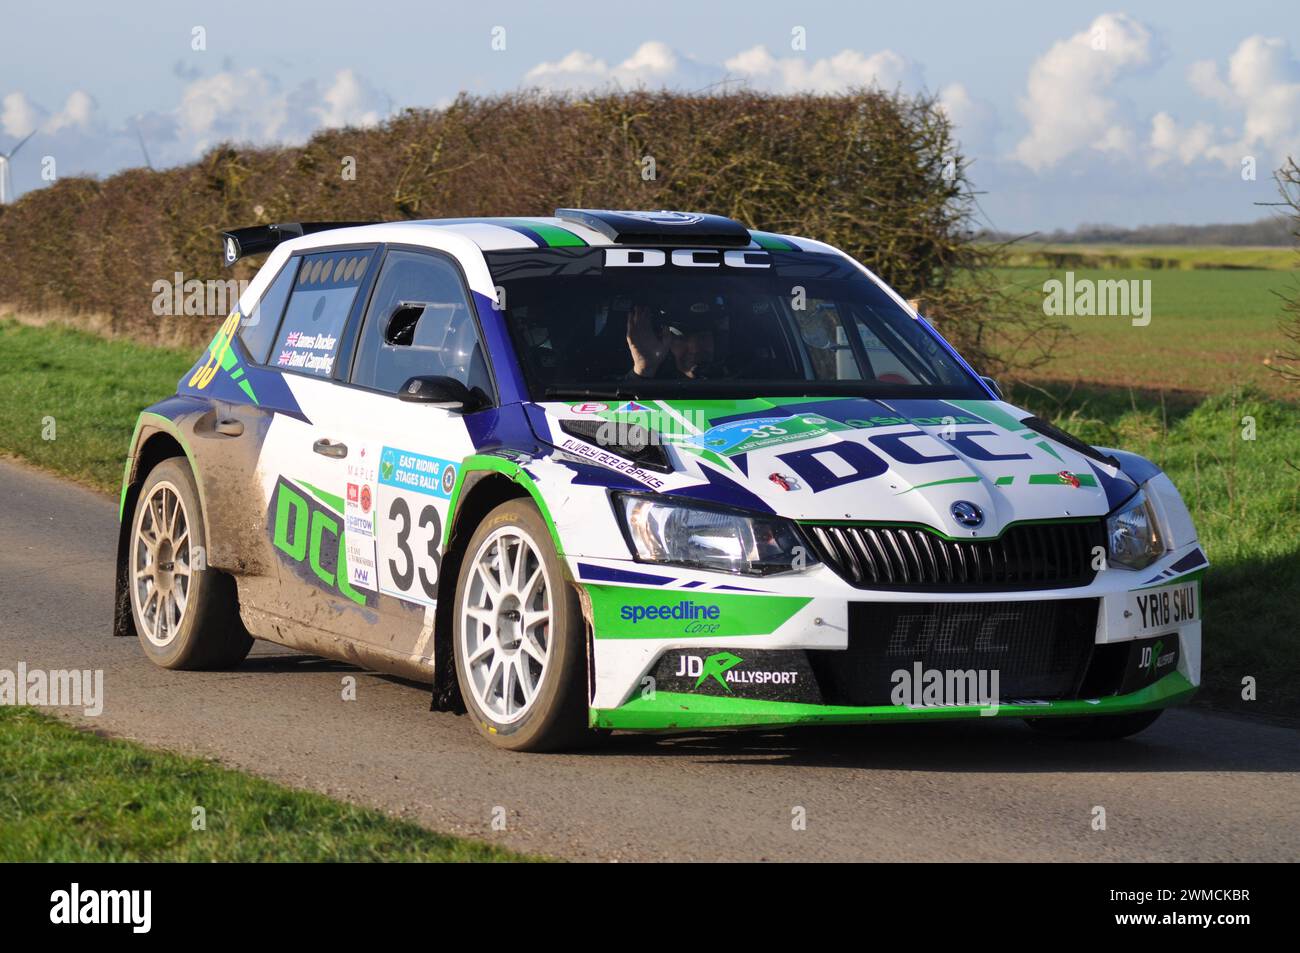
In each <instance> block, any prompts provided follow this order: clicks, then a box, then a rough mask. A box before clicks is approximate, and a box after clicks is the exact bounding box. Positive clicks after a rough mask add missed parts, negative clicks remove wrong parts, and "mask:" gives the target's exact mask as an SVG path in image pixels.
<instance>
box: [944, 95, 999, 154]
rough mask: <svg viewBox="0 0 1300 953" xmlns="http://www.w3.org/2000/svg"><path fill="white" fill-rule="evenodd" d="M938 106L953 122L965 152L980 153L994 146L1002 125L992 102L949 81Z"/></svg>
mask: <svg viewBox="0 0 1300 953" xmlns="http://www.w3.org/2000/svg"><path fill="white" fill-rule="evenodd" d="M939 108H940V109H942V110H943V111H944V112H945V113H946V114H947V115H948V119H949V120H950V121H951V122H952V124H953V126H954V132H955V134H956V137H957V140H958V141H959V142H960V143H961V145H962V151H963V152H964V153H965V154H967V155H975V154H981V153H985V152H987V151H989V150H991V149H992V148H993V139H994V137H995V136H996V135H997V133H998V130H999V129H1000V128H1001V125H1002V124H1001V121H1000V120H999V118H998V113H997V110H996V109H994V108H993V105H992V104H991V103H989V102H987V101H986V100H983V99H979V98H977V97H975V96H972V95H971V93H970V90H968V89H967V88H966V87H965V86H964V85H963V84H961V83H949V84H948V85H947V86H945V87H944V88H943V89H941V90H939Z"/></svg>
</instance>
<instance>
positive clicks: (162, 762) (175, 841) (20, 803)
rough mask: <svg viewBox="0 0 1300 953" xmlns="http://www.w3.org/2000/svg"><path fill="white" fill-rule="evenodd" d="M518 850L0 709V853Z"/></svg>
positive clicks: (379, 854) (259, 855)
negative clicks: (198, 811)
mask: <svg viewBox="0 0 1300 953" xmlns="http://www.w3.org/2000/svg"><path fill="white" fill-rule="evenodd" d="M195 808H202V810H203V813H202V814H201V815H198V814H196V812H195ZM196 818H200V819H201V823H202V829H198V830H196V829H195V827H196ZM528 859H530V858H527V857H523V856H521V855H518V854H513V853H511V852H509V851H505V850H501V849H500V848H497V847H493V846H491V845H488V844H482V843H478V842H476V841H470V840H463V839H461V838H457V837H447V836H444V835H442V834H435V833H433V832H432V831H429V830H426V829H424V828H423V827H419V826H418V825H415V824H410V823H407V822H405V821H399V820H397V819H395V818H392V817H389V816H388V815H386V814H383V813H381V812H379V811H372V810H368V809H366V808H360V807H356V806H354V805H351V804H344V803H341V802H339V801H335V800H332V799H330V798H327V797H325V796H323V795H320V794H311V793H308V792H305V791H295V790H291V789H289V788H285V787H281V786H280V785H278V784H272V783H271V782H269V781H263V780H261V779H259V778H255V777H252V776H250V775H247V774H243V773H241V772H238V771H231V770H228V769H226V768H223V767H221V766H220V765H217V764H215V763H213V762H210V761H201V760H198V759H196V758H186V757H181V756H180V755H175V754H170V753H168V752H164V751H155V750H153V749H150V748H145V747H143V746H141V745H137V744H132V743H130V742H125V741H118V740H112V739H107V738H103V737H100V736H99V735H95V734H91V733H90V732H86V731H78V730H76V729H75V728H72V727H70V726H68V725H66V724H64V723H63V722H61V721H58V720H57V719H55V718H52V717H50V716H48V715H44V714H41V713H38V712H35V711H33V710H32V709H29V708H7V707H3V708H0V863H12V862H30V861H42V862H61V861H76V862H78V863H86V862H98V861H124V860H126V861H198V862H210V861H241V862H261V861H375V860H386V861H517V860H528Z"/></svg>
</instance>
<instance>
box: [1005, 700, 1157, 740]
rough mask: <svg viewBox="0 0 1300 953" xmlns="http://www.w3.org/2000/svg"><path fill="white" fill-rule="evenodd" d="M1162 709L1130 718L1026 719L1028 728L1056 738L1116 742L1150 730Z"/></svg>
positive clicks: (1096, 716)
mask: <svg viewBox="0 0 1300 953" xmlns="http://www.w3.org/2000/svg"><path fill="white" fill-rule="evenodd" d="M1163 711H1164V709H1163V708H1157V709H1155V710H1154V711H1135V712H1132V713H1131V714H1127V715H1091V716H1088V717H1084V718H1026V719H1025V724H1027V725H1029V727H1030V728H1033V729H1035V730H1036V731H1041V732H1042V733H1043V734H1046V735H1054V736H1055V737H1057V738H1070V739H1073V740H1076V741H1115V740H1116V739H1119V738H1127V737H1128V736H1129V735H1136V734H1137V733H1138V732H1139V731H1143V730H1145V729H1146V728H1149V727H1151V725H1152V723H1153V722H1155V720H1156V719H1157V718H1159V717H1160V715H1161V713H1162V712H1163Z"/></svg>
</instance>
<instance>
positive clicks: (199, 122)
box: [0, 69, 389, 191]
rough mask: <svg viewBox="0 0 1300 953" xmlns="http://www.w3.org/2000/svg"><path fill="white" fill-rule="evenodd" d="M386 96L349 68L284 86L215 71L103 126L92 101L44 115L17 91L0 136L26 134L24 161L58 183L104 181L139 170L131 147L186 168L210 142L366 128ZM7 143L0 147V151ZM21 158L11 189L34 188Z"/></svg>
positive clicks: (266, 140)
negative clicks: (44, 159)
mask: <svg viewBox="0 0 1300 953" xmlns="http://www.w3.org/2000/svg"><path fill="white" fill-rule="evenodd" d="M388 102H389V100H388V97H386V96H385V95H383V94H382V93H381V92H379V91H378V90H376V89H375V88H374V87H373V86H371V85H370V83H369V82H368V81H367V80H366V79H365V78H364V77H363V76H361V75H360V74H358V73H357V72H355V71H354V70H350V69H344V70H340V71H339V72H337V73H335V74H334V76H332V77H331V78H330V79H329V80H328V81H327V82H326V83H324V84H319V85H318V84H317V83H316V82H315V81H314V80H307V81H304V82H302V83H299V84H298V85H297V86H294V87H293V88H291V89H285V88H283V87H282V86H281V84H280V82H279V80H278V79H277V78H276V77H275V76H274V75H272V74H269V73H266V72H264V71H262V70H260V69H247V70H242V71H237V70H229V69H227V70H223V71H221V72H219V73H214V74H212V75H209V76H200V77H198V78H196V79H193V80H192V81H191V82H189V83H187V84H186V85H185V87H184V88H183V89H182V91H181V93H180V97H179V100H178V101H177V102H176V105H175V106H173V107H172V108H170V109H163V110H158V111H155V112H150V113H145V114H143V115H140V116H135V117H132V118H130V119H128V120H126V121H125V122H123V123H122V124H121V125H120V126H110V125H109V124H107V123H105V122H104V121H103V119H102V118H101V117H100V115H99V112H98V107H97V105H96V103H95V100H94V98H93V97H92V96H91V95H90V94H89V93H88V92H86V91H85V90H80V89H78V90H74V91H73V92H72V93H70V94H69V95H68V97H67V99H66V100H65V102H64V104H63V107H62V108H61V109H60V110H59V111H57V112H55V113H50V112H49V111H48V110H46V109H43V108H42V107H41V106H40V105H38V104H37V103H35V102H33V101H32V100H31V99H30V98H29V97H28V96H27V94H26V93H24V92H23V91H21V90H17V91H14V92H10V93H8V94H7V95H5V96H4V97H3V99H0V132H2V133H3V134H4V135H5V136H7V137H12V138H13V139H15V140H17V139H19V138H21V137H23V136H25V135H27V133H29V132H32V131H33V130H36V131H37V135H36V136H35V137H34V138H33V140H32V142H33V147H32V148H33V150H39V152H34V154H35V155H36V156H37V158H38V159H39V157H40V156H41V155H49V156H53V157H54V158H55V159H57V161H58V170H59V174H60V175H61V176H67V175H76V174H84V173H87V172H90V173H99V174H105V173H109V172H113V171H116V170H117V169H121V168H123V167H125V166H129V165H141V164H143V161H144V156H142V155H141V149H140V142H139V140H138V139H137V134H138V135H139V137H140V138H142V139H143V140H144V144H145V148H146V149H147V150H148V153H149V157H150V159H151V160H152V162H153V164H154V166H155V167H166V166H171V165H176V164H179V163H184V162H189V161H192V160H193V159H194V158H196V157H197V156H199V155H201V154H202V153H203V152H204V151H205V150H207V149H210V148H211V147H212V146H214V145H216V144H217V143H219V142H225V141H229V142H235V143H249V144H252V145H259V146H264V145H271V144H275V143H285V144H298V143H301V142H304V141H306V139H307V138H309V137H310V136H311V134H312V133H313V132H315V131H316V130H318V129H321V128H338V127H341V126H370V125H374V124H375V123H378V122H379V121H380V120H381V119H383V117H384V116H385V115H386V114H387V112H388V106H387V104H388ZM11 146H12V143H3V142H0V148H5V149H8V148H10V147H11ZM26 151H27V150H24V154H23V155H21V156H20V157H19V158H18V159H17V160H15V162H14V167H13V172H14V179H15V184H16V185H17V186H18V189H19V191H22V190H24V189H28V188H34V187H36V186H38V185H39V184H41V182H40V179H39V171H38V166H37V165H36V164H34V163H33V161H29V160H28V156H27V155H26Z"/></svg>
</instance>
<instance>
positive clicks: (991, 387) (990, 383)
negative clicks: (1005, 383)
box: [980, 377, 1002, 400]
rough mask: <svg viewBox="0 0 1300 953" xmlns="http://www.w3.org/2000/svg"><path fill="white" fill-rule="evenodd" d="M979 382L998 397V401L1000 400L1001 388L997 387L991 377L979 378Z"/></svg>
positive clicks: (996, 383)
mask: <svg viewBox="0 0 1300 953" xmlns="http://www.w3.org/2000/svg"><path fill="white" fill-rule="evenodd" d="M980 380H982V381H983V382H984V383H985V384H987V385H988V388H989V390H991V391H993V393H995V394H997V395H998V400H1001V399H1002V388H1001V387H1000V386H999V385H998V382H997V381H995V380H994V379H993V378H991V377H980Z"/></svg>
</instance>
